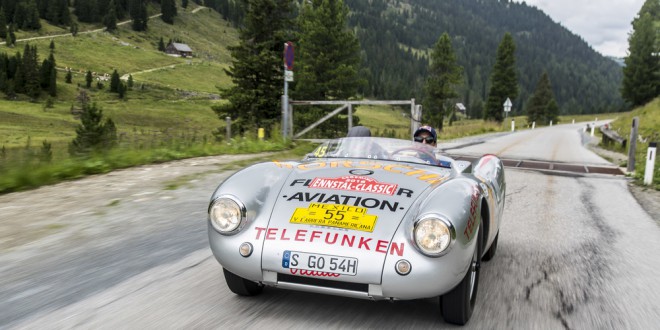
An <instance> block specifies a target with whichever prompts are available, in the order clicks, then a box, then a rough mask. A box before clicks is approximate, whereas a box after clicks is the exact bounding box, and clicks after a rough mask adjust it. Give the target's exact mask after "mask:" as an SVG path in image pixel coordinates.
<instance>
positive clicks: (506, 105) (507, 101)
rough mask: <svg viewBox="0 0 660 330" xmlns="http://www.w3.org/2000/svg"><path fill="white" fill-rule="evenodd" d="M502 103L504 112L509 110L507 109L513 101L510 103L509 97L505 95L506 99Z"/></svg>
mask: <svg viewBox="0 0 660 330" xmlns="http://www.w3.org/2000/svg"><path fill="white" fill-rule="evenodd" d="M503 105H504V111H505V112H509V111H511V106H512V105H513V103H511V99H509V98H508V97H507V98H506V101H504V104H503Z"/></svg>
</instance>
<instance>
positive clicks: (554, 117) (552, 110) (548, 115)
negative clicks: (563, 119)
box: [545, 95, 559, 124]
mask: <svg viewBox="0 0 660 330" xmlns="http://www.w3.org/2000/svg"><path fill="white" fill-rule="evenodd" d="M545 120H546V121H547V122H548V123H549V122H552V123H553V124H557V123H559V105H557V101H556V100H555V98H554V95H553V97H552V99H551V100H550V102H549V103H548V105H547V106H546V107H545Z"/></svg>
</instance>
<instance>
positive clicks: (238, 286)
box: [222, 268, 264, 296]
mask: <svg viewBox="0 0 660 330" xmlns="http://www.w3.org/2000/svg"><path fill="white" fill-rule="evenodd" d="M222 271H223V272H224V273H225V281H227V286H228V287H229V290H231V292H233V293H235V294H237V295H239V296H256V295H258V294H260V293H261V291H263V289H264V287H263V285H261V284H259V283H255V282H252V281H250V280H246V279H244V278H242V277H240V276H238V275H236V274H234V273H232V272H230V271H228V270H226V269H224V268H223V269H222Z"/></svg>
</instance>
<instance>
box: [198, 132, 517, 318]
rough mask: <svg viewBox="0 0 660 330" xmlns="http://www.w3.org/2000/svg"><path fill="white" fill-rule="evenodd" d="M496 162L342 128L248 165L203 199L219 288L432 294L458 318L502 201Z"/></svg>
mask: <svg viewBox="0 0 660 330" xmlns="http://www.w3.org/2000/svg"><path fill="white" fill-rule="evenodd" d="M505 190H506V183H505V180H504V168H503V166H502V162H501V161H500V159H498V158H497V157H496V156H494V155H485V156H483V157H482V158H480V159H479V160H477V161H475V162H474V163H470V162H465V161H456V160H453V159H451V158H448V157H446V156H443V155H441V154H439V153H438V150H437V149H435V148H433V147H430V146H428V145H425V144H420V143H416V142H412V141H406V140H398V139H387V138H371V137H348V138H341V139H336V140H331V141H328V142H326V143H323V144H321V145H320V146H318V147H317V148H316V149H315V150H314V152H313V153H311V154H309V155H307V157H305V159H303V160H302V161H301V162H291V161H286V162H280V161H271V162H265V163H260V164H256V165H252V166H250V167H247V168H245V169H243V170H241V171H239V172H237V173H236V174H234V175H233V176H231V177H229V178H228V179H227V180H225V182H223V183H222V184H221V185H220V186H219V187H218V188H217V189H216V190H215V192H214V193H213V196H212V198H211V203H210V205H209V209H208V214H209V221H208V233H209V242H210V246H211V250H212V251H213V254H214V255H215V257H216V259H217V260H218V261H219V262H220V264H221V265H222V267H223V270H224V276H225V280H226V282H227V286H228V287H229V289H230V290H231V291H232V292H234V293H236V294H238V295H244V296H252V295H256V294H259V293H260V292H261V291H262V289H263V287H264V286H270V287H277V288H283V289H291V290H300V291H307V292H314V293H324V294H332V295H339V296H345V297H353V298H363V299H373V300H381V299H389V300H406V299H419V298H429V297H440V310H441V313H442V316H443V317H444V319H445V321H447V322H450V323H455V324H465V323H466V322H468V320H469V319H470V316H471V315H472V310H473V308H474V306H475V301H476V297H477V288H478V283H479V268H480V263H481V260H490V259H491V258H492V257H493V256H494V254H495V250H496V248H497V239H498V236H499V228H500V223H501V216H502V210H503V208H504V196H505Z"/></svg>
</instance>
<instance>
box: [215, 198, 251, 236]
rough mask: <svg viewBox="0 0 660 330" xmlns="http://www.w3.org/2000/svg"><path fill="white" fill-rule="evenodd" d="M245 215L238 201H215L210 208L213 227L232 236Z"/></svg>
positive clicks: (228, 199) (221, 199)
mask: <svg viewBox="0 0 660 330" xmlns="http://www.w3.org/2000/svg"><path fill="white" fill-rule="evenodd" d="M244 215H245V211H244V208H243V207H242V206H241V205H239V203H238V202H237V201H235V200H234V199H232V198H228V197H220V198H218V199H216V200H214V201H213V203H212V204H211V207H210V208H209V220H210V221H211V225H212V226H213V228H215V230H217V231H218V232H220V233H221V234H230V233H231V232H233V231H235V230H236V229H238V227H239V226H240V225H241V222H242V221H243V218H244Z"/></svg>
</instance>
